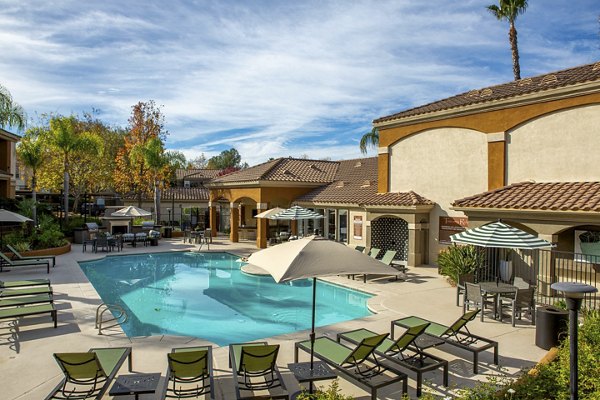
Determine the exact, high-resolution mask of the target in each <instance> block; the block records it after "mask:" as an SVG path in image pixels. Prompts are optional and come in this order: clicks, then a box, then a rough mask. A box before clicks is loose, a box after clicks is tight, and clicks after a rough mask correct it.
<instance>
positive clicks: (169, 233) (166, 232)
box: [163, 226, 173, 238]
mask: <svg viewBox="0 0 600 400" xmlns="http://www.w3.org/2000/svg"><path fill="white" fill-rule="evenodd" d="M163 237H165V238H171V237H173V228H171V227H170V226H165V227H163Z"/></svg>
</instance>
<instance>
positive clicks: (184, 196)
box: [123, 187, 209, 202]
mask: <svg viewBox="0 0 600 400" xmlns="http://www.w3.org/2000/svg"><path fill="white" fill-rule="evenodd" d="M173 196H175V198H174V199H173ZM208 198H209V191H208V189H207V188H205V187H191V188H184V187H169V188H166V189H163V191H162V193H161V200H162V201H165V202H169V201H200V202H203V201H208ZM123 199H124V200H128V201H133V200H137V195H136V194H135V193H127V194H125V195H123ZM153 199H154V195H153V194H144V195H142V200H143V201H152V200H153Z"/></svg>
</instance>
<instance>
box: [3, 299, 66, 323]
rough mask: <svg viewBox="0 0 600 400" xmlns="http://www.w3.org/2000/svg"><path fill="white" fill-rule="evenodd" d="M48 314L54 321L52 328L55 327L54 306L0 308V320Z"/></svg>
mask: <svg viewBox="0 0 600 400" xmlns="http://www.w3.org/2000/svg"><path fill="white" fill-rule="evenodd" d="M38 314H50V316H51V317H52V320H53V321H54V327H55V328H56V326H57V323H58V322H57V315H56V309H55V308H54V304H39V305H33V306H23V307H12V308H8V307H7V308H1V309H0V319H14V318H19V317H27V316H29V315H38Z"/></svg>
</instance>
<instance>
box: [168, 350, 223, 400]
mask: <svg viewBox="0 0 600 400" xmlns="http://www.w3.org/2000/svg"><path fill="white" fill-rule="evenodd" d="M167 361H168V364H169V366H168V368H167V373H166V374H165V376H166V378H165V380H166V381H167V383H166V385H165V389H164V395H163V398H164V397H175V398H186V397H198V396H200V395H204V394H210V398H211V399H214V398H215V395H214V387H215V386H214V381H213V367H212V346H198V347H180V348H174V349H172V350H171V353H169V354H167ZM178 385H179V388H178Z"/></svg>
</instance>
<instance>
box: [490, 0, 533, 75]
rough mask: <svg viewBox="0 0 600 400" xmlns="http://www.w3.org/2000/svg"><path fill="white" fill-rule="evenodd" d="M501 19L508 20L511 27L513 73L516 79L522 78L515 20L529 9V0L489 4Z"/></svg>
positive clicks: (503, 0)
mask: <svg viewBox="0 0 600 400" xmlns="http://www.w3.org/2000/svg"><path fill="white" fill-rule="evenodd" d="M487 9H488V10H489V12H491V13H492V15H493V16H494V17H496V18H497V19H498V20H499V21H502V20H506V21H508V23H509V25H510V28H509V30H508V40H509V42H510V48H511V50H512V61H513V74H514V76H515V80H519V79H521V66H520V65H519V47H518V45H517V28H515V21H516V20H517V16H519V15H521V14H523V13H525V10H526V9H527V0H498V5H495V4H494V5H491V6H487Z"/></svg>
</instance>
